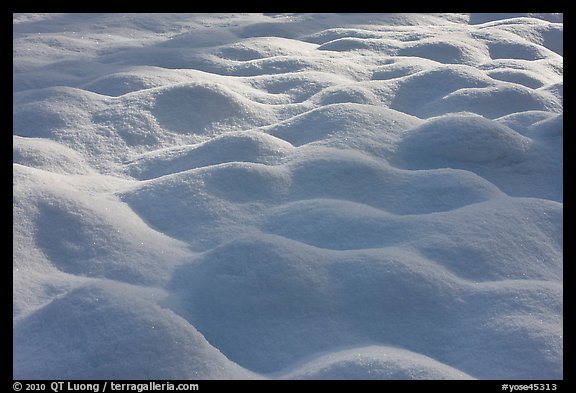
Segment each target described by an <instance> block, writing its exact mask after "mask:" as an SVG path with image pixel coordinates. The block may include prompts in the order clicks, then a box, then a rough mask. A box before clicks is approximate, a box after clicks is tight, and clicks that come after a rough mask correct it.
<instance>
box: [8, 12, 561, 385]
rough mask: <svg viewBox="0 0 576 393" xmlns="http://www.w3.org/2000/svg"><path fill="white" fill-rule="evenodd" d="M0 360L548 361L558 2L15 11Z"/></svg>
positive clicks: (376, 368)
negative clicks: (10, 349) (466, 7)
mask: <svg viewBox="0 0 576 393" xmlns="http://www.w3.org/2000/svg"><path fill="white" fill-rule="evenodd" d="M13 80H14V82H13V125H14V126H13V127H14V128H13V175H14V176H13V179H14V183H13V250H14V251H13V282H14V286H13V306H14V311H13V315H14V316H13V327H14V333H13V345H14V354H13V367H14V375H13V377H14V378H15V379H56V380H58V379H158V380H164V379H195V380H196V379H510V380H531V379H536V380H548V379H562V378H563V296H562V294H563V16H562V14H14V15H13Z"/></svg>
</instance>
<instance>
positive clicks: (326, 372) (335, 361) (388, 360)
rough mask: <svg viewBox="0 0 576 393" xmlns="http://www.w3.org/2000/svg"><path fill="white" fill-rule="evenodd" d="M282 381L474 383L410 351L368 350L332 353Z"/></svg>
mask: <svg viewBox="0 0 576 393" xmlns="http://www.w3.org/2000/svg"><path fill="white" fill-rule="evenodd" d="M282 378H283V379H315V380H317V379H329V380H346V379H352V380H364V379H393V380H406V379H409V380H413V379H426V380H437V379H450V380H457V379H474V378H472V377H470V376H469V375H466V374H465V373H463V372H461V371H458V370H456V369H453V368H451V367H448V366H446V365H445V364H442V363H438V362H437V361H435V360H434V359H430V358H429V357H427V356H422V355H419V354H416V353H413V352H410V351H406V350H403V349H398V348H391V347H383V346H368V347H360V348H354V349H347V350H342V351H338V352H333V353H330V354H327V355H324V356H319V357H318V358H317V359H315V360H312V361H310V362H309V363H306V364H305V365H304V366H303V367H302V369H297V370H294V371H291V372H290V373H288V374H285V375H283V376H282Z"/></svg>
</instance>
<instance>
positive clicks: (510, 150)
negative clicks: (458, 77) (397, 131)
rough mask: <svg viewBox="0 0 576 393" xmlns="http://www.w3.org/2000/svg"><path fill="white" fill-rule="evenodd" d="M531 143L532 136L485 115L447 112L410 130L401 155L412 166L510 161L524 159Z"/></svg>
mask: <svg viewBox="0 0 576 393" xmlns="http://www.w3.org/2000/svg"><path fill="white" fill-rule="evenodd" d="M530 144H531V140H530V139H529V138H527V137H524V136H522V135H521V134H519V133H517V132H515V131H514V130H512V129H510V128H508V127H506V126H504V125H502V124H499V123H497V122H494V121H490V120H488V119H486V118H484V117H482V116H477V115H472V114H458V115H446V116H442V117H437V118H433V119H430V120H428V121H427V122H426V123H424V124H423V125H421V126H418V127H416V128H414V129H412V130H410V131H409V132H408V133H407V134H406V137H405V138H404V139H403V140H402V142H401V143H400V145H399V149H398V156H397V159H398V160H402V162H404V163H406V165H407V166H408V167H410V168H442V167H452V168H454V167H458V166H460V165H462V164H467V163H475V164H478V163H483V164H486V165H510V164H514V163H518V162H520V161H522V160H523V159H524V157H525V156H526V152H527V151H528V149H529V148H530Z"/></svg>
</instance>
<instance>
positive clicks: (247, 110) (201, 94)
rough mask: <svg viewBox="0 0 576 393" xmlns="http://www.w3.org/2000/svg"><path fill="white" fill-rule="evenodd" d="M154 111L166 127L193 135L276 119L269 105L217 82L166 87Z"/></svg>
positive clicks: (248, 125) (156, 102)
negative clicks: (272, 117)
mask: <svg viewBox="0 0 576 393" xmlns="http://www.w3.org/2000/svg"><path fill="white" fill-rule="evenodd" d="M153 114H154V116H155V117H156V119H157V120H158V122H159V123H160V125H161V126H162V127H164V128H166V129H168V130H170V131H174V132H177V133H193V134H204V133H207V132H212V131H222V130H223V129H225V130H230V129H242V128H244V129H248V128H250V127H253V126H258V125H262V124H264V123H269V122H270V121H271V120H272V119H271V116H272V113H271V111H270V109H268V108H267V107H266V106H264V105H262V104H258V103H255V102H253V101H250V100H248V99H246V98H244V97H243V96H241V95H239V94H238V93H235V92H233V91H231V90H229V89H227V88H226V87H224V86H223V85H219V84H215V83H190V84H183V85H177V86H172V87H168V88H162V89H161V90H160V91H159V92H157V93H156V94H155V98H154V108H153Z"/></svg>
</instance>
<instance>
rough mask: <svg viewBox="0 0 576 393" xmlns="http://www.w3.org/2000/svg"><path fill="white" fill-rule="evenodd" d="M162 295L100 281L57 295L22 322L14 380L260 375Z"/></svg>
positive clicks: (16, 338) (18, 328) (16, 335)
mask: <svg viewBox="0 0 576 393" xmlns="http://www.w3.org/2000/svg"><path fill="white" fill-rule="evenodd" d="M159 296H162V293H161V292H153V291H152V292H151V291H146V290H143V289H140V288H133V287H130V286H127V285H121V284H117V283H110V282H99V283H92V284H87V285H85V286H83V287H81V288H78V289H76V290H73V291H71V292H69V293H67V294H66V295H65V296H61V297H58V298H56V299H54V300H53V301H52V302H51V303H50V304H48V305H46V306H44V307H43V308H41V309H40V310H38V311H37V312H36V313H34V314H33V315H30V316H29V317H26V318H24V319H22V320H20V321H18V322H17V323H16V326H15V328H14V330H15V333H14V345H15V346H17V347H18V348H19V350H18V351H15V352H14V360H13V364H14V378H15V379H29V378H34V379H62V378H64V379H107V378H114V379H133V380H137V379H140V380H148V379H193V380H197V379H250V378H254V377H255V375H254V374H252V373H250V372H248V371H246V370H243V369H242V368H240V367H238V366H237V365H236V364H234V363H233V362H230V361H229V360H228V359H226V357H225V356H224V355H222V353H220V352H219V351H218V350H217V349H215V348H214V347H212V346H211V345H210V344H209V343H208V342H207V341H206V339H205V338H204V337H203V336H202V335H201V334H200V333H199V332H198V331H197V330H195V329H194V328H193V327H192V326H190V325H189V324H188V323H187V322H186V321H184V320H182V319H181V318H180V317H178V316H177V315H175V314H174V313H173V312H171V311H170V310H167V309H165V308H162V307H161V306H159V305H157V304H155V303H156V302H157V301H158V300H157V299H156V298H157V297H159ZM78 365H81V367H79V366H78Z"/></svg>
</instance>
